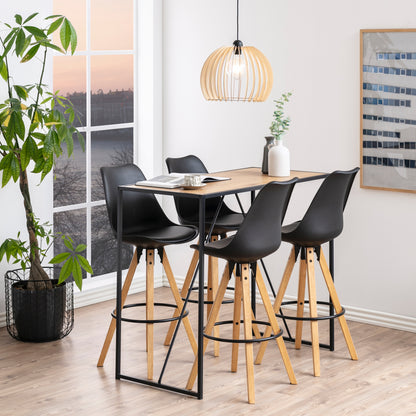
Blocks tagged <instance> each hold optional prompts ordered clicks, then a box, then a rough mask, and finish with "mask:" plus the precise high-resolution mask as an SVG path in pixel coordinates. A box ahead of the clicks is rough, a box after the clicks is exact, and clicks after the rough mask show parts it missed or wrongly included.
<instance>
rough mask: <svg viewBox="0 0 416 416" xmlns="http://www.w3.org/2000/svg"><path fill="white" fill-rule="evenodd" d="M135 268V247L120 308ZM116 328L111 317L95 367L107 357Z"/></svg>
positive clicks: (102, 363) (99, 365)
mask: <svg viewBox="0 0 416 416" xmlns="http://www.w3.org/2000/svg"><path fill="white" fill-rule="evenodd" d="M136 268H137V248H136V249H135V250H134V254H133V258H132V259H131V262H130V266H129V270H128V271H127V276H126V279H125V280H124V284H123V289H122V290H121V308H123V306H124V304H125V302H126V297H127V294H128V292H129V289H130V286H131V282H132V280H133V276H134V273H135V271H136ZM115 330H116V320H115V319H114V318H111V322H110V326H109V328H108V331H107V335H106V337H105V340H104V344H103V347H102V349H101V353H100V357H99V358H98V362H97V367H102V366H103V365H104V361H105V358H106V357H107V353H108V349H109V348H110V344H111V340H112V339H113V336H114V331H115Z"/></svg>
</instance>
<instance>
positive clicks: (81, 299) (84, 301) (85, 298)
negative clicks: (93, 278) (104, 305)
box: [74, 275, 165, 308]
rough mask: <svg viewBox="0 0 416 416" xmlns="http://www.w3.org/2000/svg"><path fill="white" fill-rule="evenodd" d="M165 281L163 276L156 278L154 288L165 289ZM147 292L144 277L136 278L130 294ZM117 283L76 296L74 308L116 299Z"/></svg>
mask: <svg viewBox="0 0 416 416" xmlns="http://www.w3.org/2000/svg"><path fill="white" fill-rule="evenodd" d="M164 285H165V284H164V279H163V278H162V276H155V279H154V287H155V288H157V287H163V286H164ZM145 290H146V279H145V276H144V275H139V276H135V277H134V279H133V281H132V283H131V286H130V290H129V294H133V293H139V292H144V291H145ZM115 297H116V282H115V279H114V281H113V282H111V283H109V284H106V285H103V286H100V287H98V288H97V287H96V288H94V289H89V290H83V291H82V292H77V293H75V294H74V308H82V307H83V306H88V305H93V304H94V303H99V302H104V301H106V300H111V299H115Z"/></svg>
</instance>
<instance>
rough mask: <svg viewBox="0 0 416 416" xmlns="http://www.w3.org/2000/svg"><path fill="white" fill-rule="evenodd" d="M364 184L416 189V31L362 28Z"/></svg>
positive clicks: (361, 151)
mask: <svg viewBox="0 0 416 416" xmlns="http://www.w3.org/2000/svg"><path fill="white" fill-rule="evenodd" d="M360 100H361V104H360V108H361V111H360V166H361V170H360V172H361V174H360V176H361V181H360V186H361V187H362V188H369V189H380V190H387V191H399V192H413V193H416V29H362V30H360Z"/></svg>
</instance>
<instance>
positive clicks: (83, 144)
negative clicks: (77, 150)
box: [77, 130, 85, 152]
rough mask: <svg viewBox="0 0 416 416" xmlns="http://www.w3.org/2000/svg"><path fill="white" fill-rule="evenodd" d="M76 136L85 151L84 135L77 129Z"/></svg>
mask: <svg viewBox="0 0 416 416" xmlns="http://www.w3.org/2000/svg"><path fill="white" fill-rule="evenodd" d="M77 137H78V142H79V144H80V145H81V149H82V151H83V152H85V139H84V136H83V135H82V134H81V133H80V132H79V131H78V130H77Z"/></svg>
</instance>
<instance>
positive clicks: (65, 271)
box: [58, 257, 74, 283]
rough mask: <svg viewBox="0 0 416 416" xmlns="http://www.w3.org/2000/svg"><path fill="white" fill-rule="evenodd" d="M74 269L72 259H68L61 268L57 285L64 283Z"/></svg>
mask: <svg viewBox="0 0 416 416" xmlns="http://www.w3.org/2000/svg"><path fill="white" fill-rule="evenodd" d="M73 268H74V259H73V258H72V257H70V258H69V259H68V260H67V261H66V262H65V263H64V265H63V266H62V269H61V272H60V273H59V280H58V283H62V282H64V281H65V280H66V279H68V277H69V276H70V275H71V273H72V269H73Z"/></svg>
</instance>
